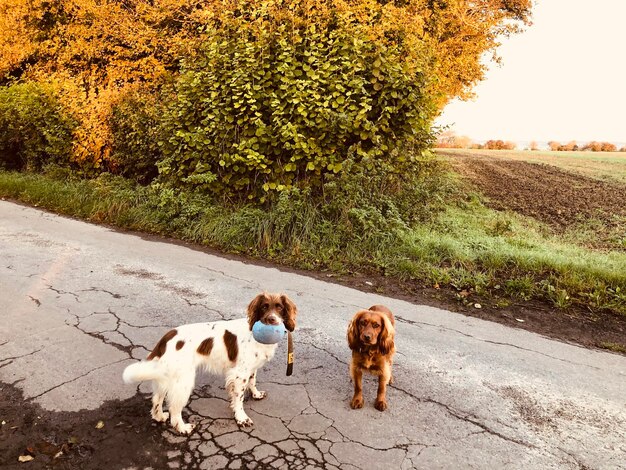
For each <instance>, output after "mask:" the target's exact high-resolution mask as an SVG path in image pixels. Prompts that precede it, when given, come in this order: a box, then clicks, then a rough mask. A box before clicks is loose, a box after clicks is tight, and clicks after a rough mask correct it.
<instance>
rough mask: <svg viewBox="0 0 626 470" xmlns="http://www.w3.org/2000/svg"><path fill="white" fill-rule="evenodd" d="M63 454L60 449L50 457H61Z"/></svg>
mask: <svg viewBox="0 0 626 470" xmlns="http://www.w3.org/2000/svg"><path fill="white" fill-rule="evenodd" d="M62 455H63V451H62V450H60V451H58V452H57V453H56V454H54V457H52V458H53V459H58V458H59V457H61V456H62Z"/></svg>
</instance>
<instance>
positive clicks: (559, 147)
mask: <svg viewBox="0 0 626 470" xmlns="http://www.w3.org/2000/svg"><path fill="white" fill-rule="evenodd" d="M548 147H550V150H552V151H555V152H576V151H579V150H580V151H585V152H617V146H616V145H615V144H612V143H611V142H597V141H595V140H592V141H591V142H587V143H586V144H584V145H578V144H577V143H576V141H575V140H572V141H570V142H568V143H566V144H561V143H560V142H557V141H554V140H551V141H550V142H548ZM619 151H620V152H626V146H625V147H622V148H621V149H620V150H619Z"/></svg>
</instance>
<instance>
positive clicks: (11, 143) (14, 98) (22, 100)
mask: <svg viewBox="0 0 626 470" xmlns="http://www.w3.org/2000/svg"><path fill="white" fill-rule="evenodd" d="M75 128H76V121H75V120H73V119H72V118H71V117H70V116H69V115H68V114H67V113H66V112H65V110H64V109H63V108H62V107H61V105H60V104H59V102H58V100H57V99H56V97H55V94H54V91H53V89H52V88H51V87H50V86H47V85H44V84H40V83H35V82H30V83H15V84H13V85H10V86H7V87H1V88H0V167H4V168H8V169H16V170H40V169H41V168H42V167H43V166H45V165H46V164H49V163H56V164H60V165H68V164H69V163H70V159H71V153H72V152H71V151H72V136H73V131H74V129H75Z"/></svg>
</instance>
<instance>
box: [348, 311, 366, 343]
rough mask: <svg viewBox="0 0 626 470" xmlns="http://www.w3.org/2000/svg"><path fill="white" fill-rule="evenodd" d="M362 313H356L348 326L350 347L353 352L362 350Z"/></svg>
mask: <svg viewBox="0 0 626 470" xmlns="http://www.w3.org/2000/svg"><path fill="white" fill-rule="evenodd" d="M361 315H363V313H362V312H358V313H356V314H355V315H354V316H353V317H352V321H350V324H349V325H348V346H350V349H352V350H353V351H358V350H359V349H361V340H360V338H359V336H360V334H359V320H360V319H361Z"/></svg>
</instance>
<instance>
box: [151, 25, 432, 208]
mask: <svg viewBox="0 0 626 470" xmlns="http://www.w3.org/2000/svg"><path fill="white" fill-rule="evenodd" d="M425 85H426V81H425V78H424V75H423V74H422V73H420V72H409V71H408V70H407V69H406V68H405V66H404V65H403V60H402V57H401V54H400V53H399V52H398V51H397V50H395V49H393V48H391V47H386V46H383V45H380V44H375V43H372V42H370V41H368V40H367V39H366V38H364V37H362V36H361V35H359V34H358V33H357V32H356V30H354V31H353V30H350V29H349V28H348V27H343V28H342V27H339V26H337V25H335V26H334V27H333V28H330V27H329V28H328V29H326V30H320V29H317V30H314V29H312V28H307V29H306V30H297V29H296V30H295V31H294V30H293V29H291V28H290V27H288V26H285V25H283V26H281V27H279V28H277V29H275V30H272V31H262V32H259V33H256V35H253V34H251V33H246V34H241V33H240V32H238V31H229V30H228V29H226V30H221V31H217V30H215V31H210V32H207V33H206V35H205V41H204V43H203V45H202V47H201V50H200V52H199V54H197V55H196V56H195V57H194V58H193V59H192V60H189V61H188V62H187V63H186V64H184V67H183V71H182V73H181V75H180V77H179V79H178V81H177V83H176V87H175V88H176V90H175V96H176V99H175V100H174V101H173V103H172V104H171V106H169V107H168V110H167V112H166V113H165V115H164V116H163V125H162V130H161V138H160V139H159V141H158V142H157V143H158V145H159V146H160V148H161V151H162V155H163V159H162V160H161V161H160V162H159V165H158V166H159V170H160V174H161V177H162V179H163V180H165V181H168V182H170V183H173V184H174V185H177V186H186V187H193V188H199V189H203V190H206V191H208V192H210V193H213V194H219V195H221V196H226V197H236V198H242V197H245V198H247V199H251V200H255V201H261V202H262V201H265V200H267V199H268V196H270V198H269V199H271V196H272V195H275V194H276V193H279V192H281V191H285V190H287V191H288V190H290V189H291V188H293V187H298V188H300V189H303V188H307V187H308V188H312V189H313V190H314V191H318V192H319V191H321V188H322V185H323V183H324V181H325V177H326V175H329V174H336V173H339V172H341V171H342V169H343V168H344V164H345V162H346V160H350V161H352V162H353V163H354V164H355V165H357V166H362V167H363V168H365V169H367V170H373V169H375V168H379V169H380V168H382V169H384V170H386V171H391V172H405V171H409V170H412V169H413V168H414V166H415V164H416V163H415V162H416V160H419V159H420V158H421V155H422V152H423V151H424V150H425V149H426V148H427V147H428V146H429V144H430V142H431V133H430V125H431V121H432V117H433V115H434V109H435V108H434V106H433V103H432V100H431V99H430V97H429V96H427V95H426V94H425V93H424V89H425Z"/></svg>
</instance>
